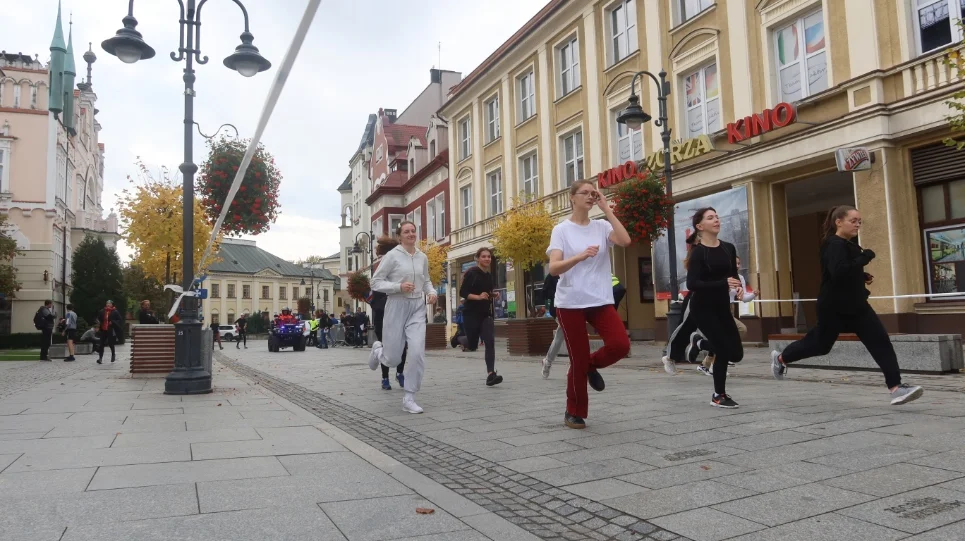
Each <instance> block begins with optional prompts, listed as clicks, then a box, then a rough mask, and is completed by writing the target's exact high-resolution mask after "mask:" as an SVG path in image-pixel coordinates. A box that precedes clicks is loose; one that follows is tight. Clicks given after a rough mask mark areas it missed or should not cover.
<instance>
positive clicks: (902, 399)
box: [891, 387, 925, 406]
mask: <svg viewBox="0 0 965 541" xmlns="http://www.w3.org/2000/svg"><path fill="white" fill-rule="evenodd" d="M914 389H915V390H914V391H912V392H910V393H908V394H906V395H904V396H899V397H897V398H894V399H892V400H891V405H892V406H900V405H902V404H907V403H909V402H912V401H915V400H918V399H919V398H921V397H922V395H923V394H925V390H924V389H922V388H921V387H915V388H914Z"/></svg>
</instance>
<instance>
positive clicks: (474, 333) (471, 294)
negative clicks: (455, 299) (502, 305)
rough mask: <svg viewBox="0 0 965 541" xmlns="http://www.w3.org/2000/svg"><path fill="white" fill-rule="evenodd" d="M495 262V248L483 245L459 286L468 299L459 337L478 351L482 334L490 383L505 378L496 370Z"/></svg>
mask: <svg viewBox="0 0 965 541" xmlns="http://www.w3.org/2000/svg"><path fill="white" fill-rule="evenodd" d="M492 264H493V251H492V250H491V249H489V248H480V249H479V250H478V251H476V266H475V267H472V268H471V269H469V270H467V271H466V274H465V275H463V277H462V287H460V288H459V296H460V297H462V298H464V299H466V307H465V309H464V310H463V313H462V316H463V320H462V325H463V328H465V330H466V334H465V335H463V336H460V337H459V342H460V343H461V344H462V346H463V347H464V348H465V349H467V350H469V351H476V348H477V347H479V339H480V338H482V341H483V344H485V347H486V372H487V376H486V385H488V386H490V387H492V386H493V385H499V384H500V383H502V382H503V377H502V376H500V375H499V374H497V373H496V344H495V328H494V326H493V299H495V298H499V294H498V293H494V292H493V289H494V285H493V275H492V272H490V271H491V270H492Z"/></svg>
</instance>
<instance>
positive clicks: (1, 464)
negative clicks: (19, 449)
mask: <svg viewBox="0 0 965 541" xmlns="http://www.w3.org/2000/svg"><path fill="white" fill-rule="evenodd" d="M21 456H23V454H22V453H13V454H9V455H0V472H4V471H6V470H7V469H8V468H9V467H10V465H11V464H13V463H14V462H16V461H17V459H19V458H20V457H21Z"/></svg>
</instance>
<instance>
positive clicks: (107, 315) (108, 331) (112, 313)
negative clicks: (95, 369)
mask: <svg viewBox="0 0 965 541" xmlns="http://www.w3.org/2000/svg"><path fill="white" fill-rule="evenodd" d="M94 322H95V323H96V325H97V330H98V333H99V334H100V341H101V347H100V355H99V356H98V358H97V364H103V362H104V348H105V347H109V348H111V362H114V361H115V360H117V354H116V352H115V351H114V344H116V343H117V340H118V338H120V336H121V325H122V320H121V313H120V312H119V311H118V310H117V309H116V308H114V303H113V302H112V301H107V303H106V304H105V305H104V308H102V309H101V310H100V311H99V312H97V318H96V319H95V320H94Z"/></svg>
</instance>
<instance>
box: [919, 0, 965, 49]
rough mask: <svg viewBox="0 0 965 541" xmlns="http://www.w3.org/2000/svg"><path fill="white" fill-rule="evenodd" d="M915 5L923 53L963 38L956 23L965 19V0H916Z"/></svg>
mask: <svg viewBox="0 0 965 541" xmlns="http://www.w3.org/2000/svg"><path fill="white" fill-rule="evenodd" d="M913 5H916V9H915V13H914V15H913V17H914V19H915V25H916V27H917V31H918V43H919V46H920V47H921V52H922V53H927V52H928V51H933V50H935V49H939V48H941V47H944V46H946V45H949V44H951V43H953V42H955V43H957V42H959V41H961V40H962V31H961V28H959V26H958V25H957V24H955V23H957V19H959V18H961V19H965V0H915V4H913Z"/></svg>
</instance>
